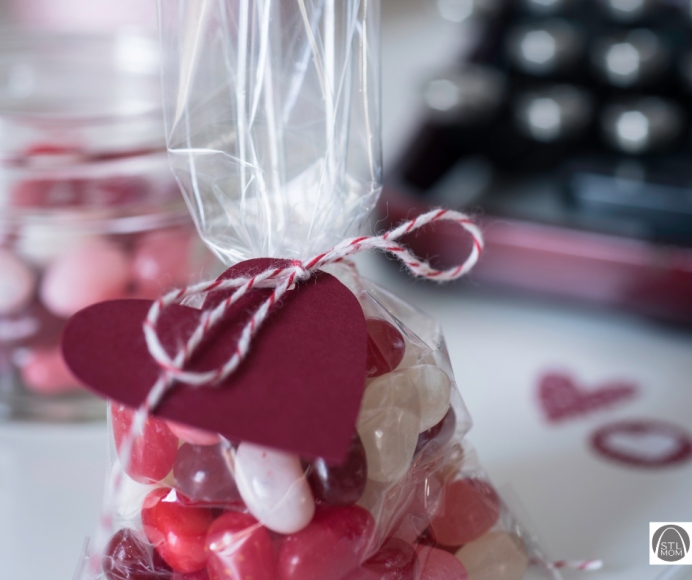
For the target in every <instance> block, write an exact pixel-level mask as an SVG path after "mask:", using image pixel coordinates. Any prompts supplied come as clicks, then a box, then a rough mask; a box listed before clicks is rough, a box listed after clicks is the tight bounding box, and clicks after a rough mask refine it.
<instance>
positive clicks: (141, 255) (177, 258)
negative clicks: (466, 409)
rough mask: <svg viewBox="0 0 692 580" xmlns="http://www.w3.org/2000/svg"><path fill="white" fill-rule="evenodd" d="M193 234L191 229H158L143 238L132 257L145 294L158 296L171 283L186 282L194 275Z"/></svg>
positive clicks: (140, 292)
mask: <svg viewBox="0 0 692 580" xmlns="http://www.w3.org/2000/svg"><path fill="white" fill-rule="evenodd" d="M191 248H192V236H191V235H190V233H189V232H187V231H180V230H168V231H158V232H154V233H151V234H147V235H145V236H143V237H142V239H141V240H140V242H139V243H138V245H137V247H136V249H135V254H134V258H133V260H132V272H133V276H134V279H135V282H136V283H137V292H138V294H141V295H149V296H151V297H152V298H156V297H158V295H159V294H161V292H162V291H163V290H164V289H166V288H169V287H171V286H179V285H184V284H185V283H186V282H187V279H188V276H189V275H190V259H189V258H190V251H191Z"/></svg>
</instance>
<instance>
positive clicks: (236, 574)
mask: <svg viewBox="0 0 692 580" xmlns="http://www.w3.org/2000/svg"><path fill="white" fill-rule="evenodd" d="M206 547H207V554H208V558H209V559H208V561H207V570H208V571H209V578H210V580H241V579H245V578H247V579H252V580H275V579H276V563H275V562H274V546H273V545H272V541H271V538H270V537H269V534H268V533H267V530H266V528H264V527H263V526H262V525H261V524H259V523H258V522H257V520H256V519H255V518H253V517H252V516H250V515H248V514H243V513H238V512H228V513H225V514H224V515H222V516H221V517H220V518H218V519H217V520H216V521H215V522H214V523H213V524H212V525H211V527H210V528H209V531H208V532H207V541H206Z"/></svg>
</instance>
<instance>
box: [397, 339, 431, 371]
mask: <svg viewBox="0 0 692 580" xmlns="http://www.w3.org/2000/svg"><path fill="white" fill-rule="evenodd" d="M405 340H406V350H405V351H404V358H403V359H401V362H400V363H399V366H398V367H397V370H400V369H407V368H409V367H412V366H415V365H422V364H428V365H432V364H435V355H434V354H433V351H432V349H431V348H430V347H429V346H427V345H426V344H423V343H422V342H419V341H418V340H416V342H414V341H413V340H409V339H408V338H407V339H405Z"/></svg>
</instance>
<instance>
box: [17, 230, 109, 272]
mask: <svg viewBox="0 0 692 580" xmlns="http://www.w3.org/2000/svg"><path fill="white" fill-rule="evenodd" d="M93 242H96V243H99V242H100V239H99V238H96V237H93V236H86V235H85V234H84V233H83V232H81V231H79V229H77V228H73V227H72V228H69V227H65V226H64V225H61V224H58V223H50V224H47V225H44V224H27V225H25V226H24V227H23V228H22V229H21V231H20V235H19V239H18V240H17V245H16V251H17V253H18V254H19V255H20V256H22V257H23V258H25V259H26V260H27V261H29V262H30V263H32V264H36V265H37V266H47V265H48V264H49V263H50V262H52V261H53V260H55V259H57V258H58V257H60V256H62V255H65V254H68V253H70V252H74V251H75V250H77V249H78V248H79V247H81V246H87V245H90V244H91V243H93Z"/></svg>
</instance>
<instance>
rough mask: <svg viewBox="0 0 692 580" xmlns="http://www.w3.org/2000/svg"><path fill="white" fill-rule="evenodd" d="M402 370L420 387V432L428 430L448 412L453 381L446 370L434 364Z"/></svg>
mask: <svg viewBox="0 0 692 580" xmlns="http://www.w3.org/2000/svg"><path fill="white" fill-rule="evenodd" d="M400 372H404V373H407V374H408V375H409V376H410V377H411V380H412V381H413V384H414V385H416V388H417V389H418V397H419V399H420V408H421V419H420V432H421V433H422V432H423V431H427V430H428V429H430V427H432V426H434V425H437V424H438V423H439V422H440V421H442V419H443V418H444V416H445V415H446V414H447V411H448V409H449V399H450V397H451V396H452V381H450V380H449V377H448V376H447V373H446V372H444V371H443V370H442V369H441V368H439V367H436V366H433V365H416V366H414V367H411V368H409V369H406V370H405V371H400Z"/></svg>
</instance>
